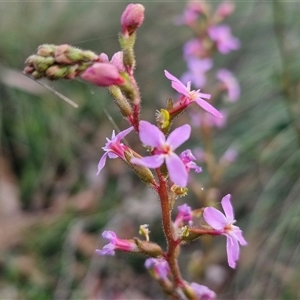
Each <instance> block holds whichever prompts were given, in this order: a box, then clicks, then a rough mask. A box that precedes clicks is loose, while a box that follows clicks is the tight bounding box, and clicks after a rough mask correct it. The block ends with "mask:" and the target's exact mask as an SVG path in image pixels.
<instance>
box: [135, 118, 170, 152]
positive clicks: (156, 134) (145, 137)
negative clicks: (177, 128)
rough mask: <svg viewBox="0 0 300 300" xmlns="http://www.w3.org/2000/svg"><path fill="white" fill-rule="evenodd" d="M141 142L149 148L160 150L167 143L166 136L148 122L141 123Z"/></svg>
mask: <svg viewBox="0 0 300 300" xmlns="http://www.w3.org/2000/svg"><path fill="white" fill-rule="evenodd" d="M139 130H140V134H139V135H140V140H141V141H142V143H143V144H145V145H147V146H152V147H155V148H160V146H161V145H162V144H164V143H165V136H164V134H163V133H162V132H161V131H160V130H159V129H158V128H157V127H156V126H154V125H152V124H151V123H149V122H147V121H140V125H139Z"/></svg>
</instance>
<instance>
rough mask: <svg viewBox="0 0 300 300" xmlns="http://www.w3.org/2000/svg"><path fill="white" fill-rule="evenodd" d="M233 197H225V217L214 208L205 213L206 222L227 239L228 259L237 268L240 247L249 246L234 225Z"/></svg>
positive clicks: (206, 209)
mask: <svg viewBox="0 0 300 300" xmlns="http://www.w3.org/2000/svg"><path fill="white" fill-rule="evenodd" d="M230 197H231V195H229V194H228V195H226V196H225V197H223V199H222V201H221V204H222V207H223V210H224V212H225V215H224V214H222V213H221V212H220V211H219V210H217V209H215V208H213V207H206V208H205V209H204V212H203V218H204V220H205V222H206V223H207V224H208V225H209V226H211V227H212V228H213V229H215V230H216V231H217V233H218V234H222V235H225V236H226V237H227V247H226V249H227V259H228V264H229V266H230V267H231V268H233V269H234V268H235V267H236V261H237V260H238V259H239V254H240V247H239V243H240V244H241V245H242V246H245V245H247V242H246V240H245V239H244V237H243V235H242V230H241V229H240V228H239V227H237V226H235V225H233V224H234V223H235V222H236V221H235V219H234V213H233V207H232V205H231V202H230Z"/></svg>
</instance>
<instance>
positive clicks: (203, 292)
mask: <svg viewBox="0 0 300 300" xmlns="http://www.w3.org/2000/svg"><path fill="white" fill-rule="evenodd" d="M190 287H191V288H192V289H193V290H194V292H195V293H196V295H197V297H198V298H197V299H199V300H214V299H216V296H217V295H216V293H215V292H214V291H212V290H210V289H209V288H208V287H207V286H205V285H201V284H198V283H195V282H192V283H191V285H190Z"/></svg>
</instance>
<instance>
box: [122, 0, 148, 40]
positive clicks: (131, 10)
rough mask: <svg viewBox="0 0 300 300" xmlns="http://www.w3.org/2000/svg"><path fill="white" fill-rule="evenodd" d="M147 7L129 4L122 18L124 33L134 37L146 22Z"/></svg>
mask: <svg viewBox="0 0 300 300" xmlns="http://www.w3.org/2000/svg"><path fill="white" fill-rule="evenodd" d="M144 11H145V7H144V6H143V5H142V4H132V3H131V4H129V5H127V7H126V9H125V11H124V12H123V14H122V16H121V25H122V32H123V33H128V34H129V35H132V34H133V33H134V32H135V31H136V30H137V29H138V28H139V27H140V26H141V25H142V24H143V21H144Z"/></svg>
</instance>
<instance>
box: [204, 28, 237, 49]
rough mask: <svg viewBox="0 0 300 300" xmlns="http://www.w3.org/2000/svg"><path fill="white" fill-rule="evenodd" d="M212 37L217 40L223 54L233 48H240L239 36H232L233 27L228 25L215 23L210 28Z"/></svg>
mask: <svg viewBox="0 0 300 300" xmlns="http://www.w3.org/2000/svg"><path fill="white" fill-rule="evenodd" d="M208 34H209V36H210V38H211V39H212V40H213V41H215V42H216V45H217V48H218V50H219V51H220V52H221V53H222V54H227V53H229V52H231V51H232V50H237V49H239V48H240V41H239V39H238V38H236V37H234V36H232V34H231V29H230V27H229V26H228V25H217V26H216V25H213V26H210V27H209V28H208Z"/></svg>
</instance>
